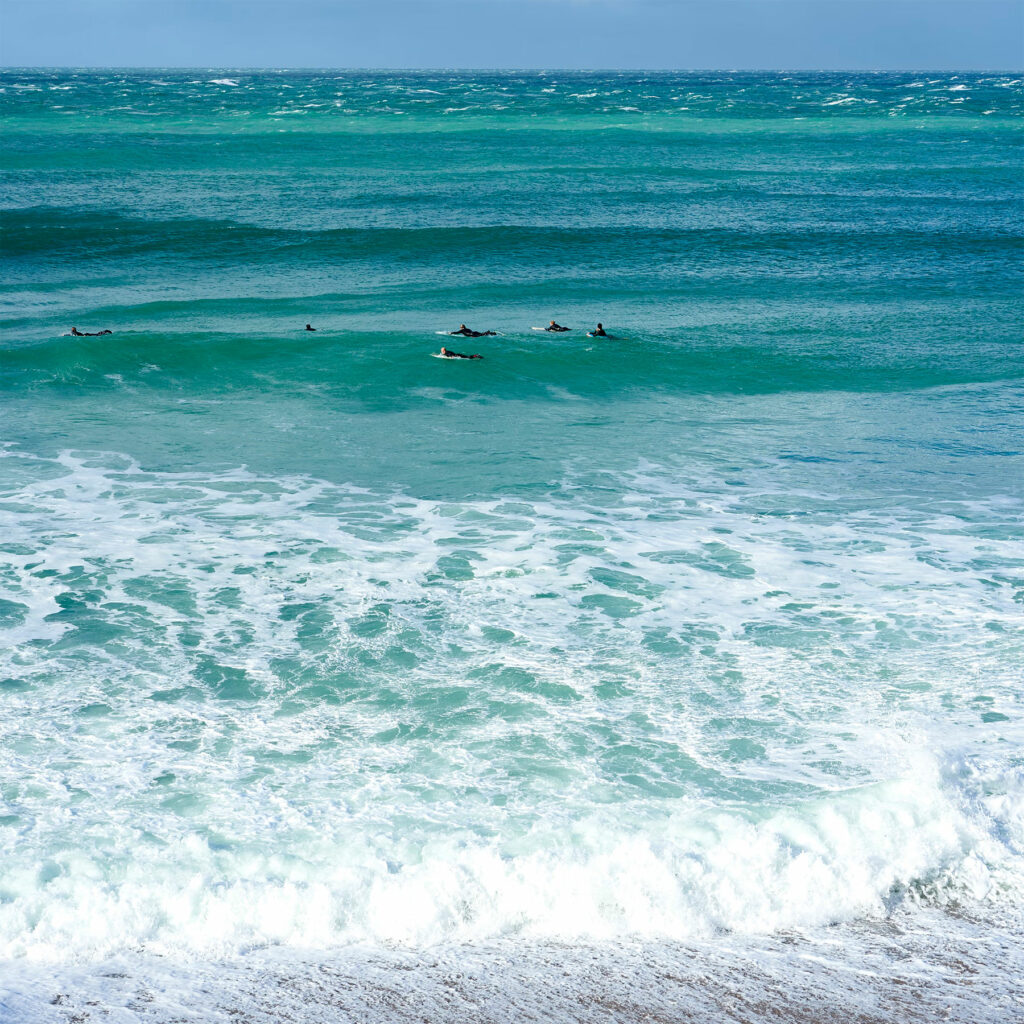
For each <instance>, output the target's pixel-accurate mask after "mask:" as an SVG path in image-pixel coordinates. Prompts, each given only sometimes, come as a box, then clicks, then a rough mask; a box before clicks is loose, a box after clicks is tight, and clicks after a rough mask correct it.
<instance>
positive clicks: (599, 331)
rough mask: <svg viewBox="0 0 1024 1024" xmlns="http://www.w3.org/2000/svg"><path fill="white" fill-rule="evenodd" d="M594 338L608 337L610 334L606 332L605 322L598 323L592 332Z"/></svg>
mask: <svg viewBox="0 0 1024 1024" xmlns="http://www.w3.org/2000/svg"><path fill="white" fill-rule="evenodd" d="M590 336H591V337H592V338H607V337H608V334H607V333H606V332H605V329H604V324H598V325H597V327H596V328H595V329H594V330H592V331H591V332H590Z"/></svg>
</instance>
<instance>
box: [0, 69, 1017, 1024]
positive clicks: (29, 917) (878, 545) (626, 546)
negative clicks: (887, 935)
mask: <svg viewBox="0 0 1024 1024" xmlns="http://www.w3.org/2000/svg"><path fill="white" fill-rule="evenodd" d="M1022 84H1024V82H1022V79H1021V78H1020V77H1014V76H1011V75H947V74H943V75H938V74H931V75H911V74H905V75H901V74H893V75H862V76H856V75H838V74H828V75H825V74H822V75H767V74H761V75H755V74H732V75H727V74H717V75H710V74H707V75H700V74H659V75H627V74H568V73H546V74H518V75H517V74H497V73H495V74H474V75H457V74H441V73H433V74H383V73H373V74H370V73H342V72H319V73H295V72H265V73H259V74H254V73H250V72H229V71H204V72H176V71H175V72H171V71H159V72H71V71H53V72H38V71H34V72H29V71H17V70H9V71H5V72H3V73H2V75H0V88H2V92H0V127H2V131H3V149H2V154H0V158H2V168H3V170H2V177H0V206H2V219H0V226H2V252H3V266H4V272H3V311H2V321H0V327H2V340H0V403H2V404H0V408H2V413H0V416H2V425H3V431H2V438H0V440H2V441H3V444H4V446H3V448H2V449H0V451H2V456H0V589H2V593H0V636H2V637H3V640H4V642H3V643H2V644H0V736H2V737H3V742H2V744H0V862H2V864H3V867H2V869H0V950H3V955H4V957H5V958H6V962H7V966H6V967H5V968H4V969H3V970H4V974H3V977H4V978H5V979H6V984H7V986H8V987H9V989H10V991H12V992H14V993H15V995H12V996H10V997H8V999H7V1002H6V1008H7V1009H8V1010H9V1011H10V1012H11V1013H16V1014H17V1015H18V1016H19V1017H21V1018H32V1019H35V1017H34V1016H33V1015H35V1016H37V1017H38V1019H48V1018H45V1017H44V1016H43V1014H44V1009H42V1008H45V1007H48V1006H49V999H50V998H51V996H52V992H50V991H49V989H47V990H46V992H47V993H48V994H47V996H46V999H42V996H39V997H38V998H39V999H40V1000H42V1001H40V1002H38V1003H37V1001H36V1000H37V993H36V990H35V989H34V988H33V987H32V985H30V984H29V982H28V981H26V980H25V979H27V978H29V977H36V975H33V974H32V972H33V971H38V970H45V971H49V972H51V974H50V975H48V977H53V978H61V977H70V976H71V975H70V974H68V973H67V972H71V971H77V972H79V974H77V975H76V977H77V978H79V983H80V984H83V985H84V984H85V983H84V982H82V981H81V978H82V977H83V976H84V975H83V974H82V973H81V972H83V971H84V972H85V974H86V975H88V972H89V971H94V974H93V975H92V976H91V977H92V979H93V980H92V983H95V984H100V982H98V981H96V979H97V978H100V977H106V976H107V975H105V974H102V973H96V972H101V966H95V965H103V964H104V963H108V962H109V961H110V958H112V957H113V958H120V960H119V963H122V966H123V964H124V963H129V964H130V967H129V968H128V970H129V971H130V972H135V973H137V975H138V976H139V977H151V976H152V975H153V974H154V972H155V973H156V974H159V973H160V971H161V970H164V969H165V968H166V970H168V971H170V970H171V967H170V966H167V965H183V964H184V965H188V964H193V965H195V964H197V963H200V962H201V963H206V962H209V961H210V958H211V957H213V958H221V959H220V960H219V961H217V962H220V963H230V964H237V963H240V962H242V961H243V960H244V958H245V956H246V955H247V953H248V952H249V951H252V950H253V949H261V948H266V947H272V948H275V949H279V950H294V951H304V952H303V953H302V955H303V956H306V957H308V958H312V959H313V960H314V961H315V959H316V957H318V956H326V955H328V952H330V951H337V950H339V949H344V948H349V947H351V945H352V944H353V943H358V944H362V946H361V947H360V948H363V947H367V948H370V949H371V950H373V949H376V950H388V949H393V948H394V945H393V944H394V943H399V944H402V948H409V949H412V950H428V949H436V948H438V944H441V945H442V946H444V947H445V948H451V944H456V946H458V944H466V943H469V944H472V943H477V944H479V943H484V944H487V943H511V946H510V947H504V946H503V947H501V948H502V949H507V948H511V949H513V950H518V951H519V952H520V953H522V954H523V955H527V953H526V951H529V950H536V949H537V948H539V947H538V946H537V944H538V943H545V942H552V941H554V942H558V943H561V944H562V945H561V946H560V947H559V948H560V949H561V950H562V952H560V953H559V956H560V957H563V958H565V959H566V962H575V961H572V957H573V955H574V954H573V951H577V952H578V954H579V957H580V958H582V959H581V960H580V962H583V960H584V959H586V957H592V956H593V953H592V951H593V950H594V949H595V948H597V945H599V946H600V948H602V949H604V950H606V951H607V950H608V949H609V948H615V947H616V944H620V945H621V944H627V945H628V944H629V943H634V942H641V943H643V944H645V948H648V949H653V948H660V949H669V948H671V947H670V945H665V944H671V943H678V942H708V943H712V944H713V943H714V942H715V941H717V939H716V937H719V938H720V937H721V936H722V935H723V934H728V935H730V936H732V937H733V940H735V939H736V937H737V936H739V937H743V936H747V937H749V939H750V942H752V943H755V942H766V941H771V937H772V936H776V935H778V934H779V933H782V932H786V933H787V934H790V933H793V932H797V933H799V932H800V930H804V931H806V932H807V934H810V932H811V931H813V929H816V928H820V927H822V926H827V925H832V924H836V923H845V924H847V925H848V926H849V927H859V926H860V925H863V923H864V922H870V921H878V920H882V919H889V920H891V919H892V917H893V915H894V914H900V915H904V918H902V919H905V920H909V921H912V922H913V921H918V920H919V919H918V917H915V915H924V916H922V917H920V921H921V922H927V924H919V925H918V926H916V927H918V928H919V930H921V929H923V932H924V934H925V935H926V936H932V937H934V939H935V941H936V942H939V941H940V939H941V934H942V932H943V930H944V928H945V926H944V925H941V924H939V925H936V924H935V922H936V920H941V915H942V914H944V913H946V912H947V910H948V909H949V908H955V909H956V910H957V912H958V914H964V913H968V914H970V915H974V916H976V917H977V918H978V919H980V920H982V921H989V922H991V921H993V920H996V919H997V918H998V919H999V920H1002V919H1003V917H1004V916H1005V915H1006V914H1009V915H1011V917H1012V916H1015V915H1018V914H1019V912H1020V908H1021V906H1022V898H1024V774H1022V762H1021V756H1020V750H1021V747H1020V741H1021V736H1022V734H1021V703H1020V701H1021V664H1022V663H1024V662H1022V655H1024V628H1022V623H1024V615H1022V612H1024V544H1022V543H1021V541H1022V532H1024V531H1022V515H1021V513H1022V499H1024V472H1022V464H1024V459H1022V449H1021V436H1022V433H1021V431H1022V428H1024V401H1022V400H1024V386H1022V382H1024V344H1022V340H1024V339H1022V332H1021V326H1020V325H1021V322H1022V306H1024V303H1022V301H1021V286H1022V280H1024V278H1022V264H1021V251H1022V250H1021V234H1022V232H1021V195H1020V192H1021V189H1020V186H1021V160H1020V153H1021V149H1020V145H1021V141H1022V135H1024V132H1022V129H1021V121H1020V114H1021V110H1022V106H1024V102H1022V101H1024V96H1022V88H1021V86H1022ZM552 318H555V319H557V320H558V321H559V322H561V323H563V324H567V325H569V326H571V327H572V328H573V330H572V331H571V332H570V333H567V334H562V335H550V334H546V333H541V332H537V331H534V330H532V328H533V327H535V326H540V325H543V324H546V323H547V322H548V321H549V320H550V319H552ZM598 321H601V322H603V323H604V325H605V327H606V329H607V330H608V331H609V333H610V334H611V335H612V337H611V338H609V339H591V338H588V337H586V334H585V332H586V330H588V329H590V328H592V327H593V326H594V325H595V324H596V323H597V322H598ZM307 322H310V323H312V324H313V326H315V327H316V328H317V331H316V333H309V332H306V331H304V330H303V326H304V325H305V324H306V323H307ZM461 322H467V323H468V324H469V325H470V326H471V327H474V328H476V329H478V330H484V329H493V330H496V331H498V332H500V334H499V336H498V337H486V338H479V339H475V340H469V339H462V338H458V339H452V342H453V343H452V345H451V347H454V348H456V349H458V350H460V351H467V352H469V351H472V352H479V353H481V354H482V355H483V356H484V357H485V358H484V359H483V360H481V361H473V362H462V361H446V360H440V359H435V358H432V355H433V354H434V353H436V352H437V351H438V349H439V347H440V345H441V344H447V343H448V341H447V340H446V339H445V338H444V337H439V336H438V332H444V331H447V330H451V329H454V328H455V327H457V326H458V325H459V324H460V323H461ZM73 326H74V327H76V328H77V329H78V330H80V331H99V330H101V329H109V330H112V331H113V333H112V334H110V335H106V336H102V337H82V338H76V337H71V336H69V334H68V332H70V330H71V328H72V327H73ZM936 914H938V915H939V917H938V918H936V916H935V915H936ZM858 923H859V924H858ZM731 941H732V940H731ZM736 941H738V940H736ZM446 944H447V945H446ZM595 944H597V945H595ZM659 944H661V945H659ZM466 948H468V947H466ZM474 948H477V947H474ZM480 948H491V947H489V946H485V947H480ZM622 948H626V945H623V946H622ZM630 948H631V947H630ZM752 948H753V947H752ZM375 955H376V954H375ZM381 955H383V954H381ZM506 955H509V954H507V953H505V954H502V956H506ZM513 955H518V954H513ZM530 955H532V954H530ZM709 955H710V954H709ZM715 955H716V956H720V955H721V954H720V953H716V954H715ZM851 955H852V954H851ZM132 958H135V959H132ZM158 962H159V964H160V965H163V966H159V967H156V966H154V964H157V963H158ZM503 962H504V961H502V959H501V957H498V956H497V955H495V958H494V964H493V969H494V970H500V967H501V964H502V963H503ZM90 965H93V966H90ZM178 969H181V970H184V969H185V968H180V967H179V966H176V967H174V970H178ZM232 969H234V968H232ZM224 970H225V971H226V970H227V968H225V969H224ZM394 971H395V972H397V973H395V977H396V978H398V977H399V975H400V974H401V970H400V969H399V968H398V967H395V968H394ZM61 972H65V973H64V974H62V973H61ZM224 976H225V977H226V976H227V975H226V974H225V975H224ZM54 983H55V984H56V982H54ZM33 984H35V983H34V982H33ZM1009 984H1010V982H1009V981H1007V982H1006V985H1009ZM100 987H101V988H102V985H100ZM584 988H586V985H584ZM40 991H42V990H41V989H40ZM1002 995H1003V996H1005V998H1007V999H1010V998H1011V994H1010V993H1009V990H1008V989H1007V990H1006V992H1003V993H1002ZM997 1003H998V1001H997V999H996V996H994V995H993V996H992V1001H991V1007H992V1010H991V1012H992V1014H993V1017H992V1019H1005V1017H1003V1018H1000V1013H1002V1011H1001V1010H998V1009H997V1008H996V1007H997ZM4 1008H5V1002H4V997H3V996H0V1012H2V1011H3V1010H4ZM1003 1009H1005V1006H1004V1007H1003ZM45 1012H48V1011H45ZM978 1013H979V1009H978V1007H974V1008H973V1009H972V1014H973V1015H974V1019H981V1018H980V1017H978ZM126 1019H127V1018H126ZM202 1019H206V1018H202ZM210 1019H211V1020H212V1019H220V1018H214V1017H211V1018H210ZM311 1019H312V1018H311ZM380 1019H382V1020H383V1019H390V1018H386V1017H381V1018H380ZM453 1019H454V1018H453ZM581 1019H587V1018H581ZM589 1019H596V1018H589Z"/></svg>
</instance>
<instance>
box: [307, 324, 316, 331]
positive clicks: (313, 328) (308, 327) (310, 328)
mask: <svg viewBox="0 0 1024 1024" xmlns="http://www.w3.org/2000/svg"><path fill="white" fill-rule="evenodd" d="M306 330H307V331H315V330H316V328H315V327H314V326H313V325H312V324H306Z"/></svg>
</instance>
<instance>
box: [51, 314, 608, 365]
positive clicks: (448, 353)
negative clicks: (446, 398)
mask: <svg viewBox="0 0 1024 1024" xmlns="http://www.w3.org/2000/svg"><path fill="white" fill-rule="evenodd" d="M306 330H307V331H315V330H316V328H315V327H314V326H313V325H312V324H306ZM536 330H540V328H539V327H538V328H536ZM544 330H545V331H551V332H552V333H553V334H564V333H565V332H566V331H569V330H572V328H571V327H563V326H562V325H561V324H559V323H555V321H554V320H552V321H551V323H549V324H548V325H547V327H545V328H544ZM113 333H114V332H113V331H80V330H79V329H78V328H77V327H72V328H71V334H72V335H73V336H74V337H76V338H98V337H100V335H103V334H113ZM448 333H449V334H450V335H452V336H453V337H460V338H493V337H495V336H496V335H497V333H498V332H497V331H474V330H471V329H470V328H468V327H467V326H466V325H465V324H460V325H459V329H458V330H457V331H449V332H448ZM587 333H588V337H591V338H607V337H608V334H607V333H606V331H605V329H604V326H603V325H602V324H598V325H597V327H596V328H594V330H592V331H588V332H587ZM439 355H441V356H443V357H444V358H445V359H483V356H482V355H479V354H477V353H473V354H472V355H467V354H466V353H465V352H453V351H452V350H451V349H450V348H445V347H444V346H443V345H442V346H441V351H440V353H439Z"/></svg>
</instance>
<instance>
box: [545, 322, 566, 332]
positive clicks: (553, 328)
mask: <svg viewBox="0 0 1024 1024" xmlns="http://www.w3.org/2000/svg"><path fill="white" fill-rule="evenodd" d="M544 330H545V331H554V332H555V333H556V334H562V333H563V332H564V331H567V330H569V328H568V327H563V326H562V325H561V324H556V323H555V321H554V320H552V321H551V323H549V324H548V325H547V327H545V328H544Z"/></svg>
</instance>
